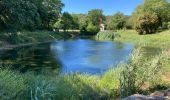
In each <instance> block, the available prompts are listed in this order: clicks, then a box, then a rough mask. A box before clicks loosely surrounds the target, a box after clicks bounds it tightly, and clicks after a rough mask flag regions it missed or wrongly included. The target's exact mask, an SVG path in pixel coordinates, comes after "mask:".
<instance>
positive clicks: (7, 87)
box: [0, 69, 26, 100]
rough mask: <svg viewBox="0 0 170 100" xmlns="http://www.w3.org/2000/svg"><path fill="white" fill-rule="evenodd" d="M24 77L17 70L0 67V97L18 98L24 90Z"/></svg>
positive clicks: (5, 98) (4, 98) (6, 98)
mask: <svg viewBox="0 0 170 100" xmlns="http://www.w3.org/2000/svg"><path fill="white" fill-rule="evenodd" d="M25 87H26V86H25V84H24V78H23V77H22V75H20V74H19V73H17V72H13V71H9V70H8V69H0V99H2V100H8V99H16V98H18V99H19V97H18V96H19V95H22V93H23V92H24V91H25V89H26V88H25Z"/></svg>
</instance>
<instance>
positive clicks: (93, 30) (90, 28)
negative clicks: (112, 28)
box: [87, 23, 99, 33]
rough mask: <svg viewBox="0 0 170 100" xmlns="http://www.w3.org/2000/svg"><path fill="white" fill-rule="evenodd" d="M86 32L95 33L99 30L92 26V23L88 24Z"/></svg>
mask: <svg viewBox="0 0 170 100" xmlns="http://www.w3.org/2000/svg"><path fill="white" fill-rule="evenodd" d="M87 31H88V32H90V33H97V32H99V28H98V27H97V26H95V25H93V24H92V23H89V24H88V26H87Z"/></svg>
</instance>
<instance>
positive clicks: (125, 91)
mask: <svg viewBox="0 0 170 100" xmlns="http://www.w3.org/2000/svg"><path fill="white" fill-rule="evenodd" d="M168 57H169V55H167V52H164V53H162V54H160V55H157V56H155V57H154V58H152V59H143V57H142V53H141V50H140V49H136V50H135V51H134V53H133V54H132V55H131V58H130V59H129V62H128V64H121V63H120V64H119V65H118V66H117V67H116V68H115V69H110V70H109V71H108V72H106V73H105V74H104V75H102V76H95V75H83V74H70V75H62V76H57V77H48V76H44V75H34V74H33V73H27V74H21V73H17V72H14V71H11V70H9V69H0V77H2V78H1V79H0V87H1V90H0V91H1V94H0V99H6V98H7V99H16V100H20V99H21V98H22V99H23V100H30V99H31V100H44V99H45V100H46V99H50V100H51V99H52V100H53V99H59V100H68V99H69V100H107V99H111V98H119V97H125V96H127V95H131V94H133V93H142V94H147V93H150V91H154V90H156V89H157V88H155V87H156V86H158V85H160V84H161V85H162V84H163V85H165V84H164V83H165V82H163V80H161V76H162V75H163V72H164V68H165V66H164V65H165V64H166V63H165V62H168V61H169V58H168ZM143 62H145V63H143ZM165 69H166V68H165ZM161 82H162V83H161ZM146 83H147V84H148V85H149V87H148V88H147V89H143V88H142V87H143V85H145V84H146ZM168 86H170V85H169V84H166V87H168ZM154 88H155V89H154Z"/></svg>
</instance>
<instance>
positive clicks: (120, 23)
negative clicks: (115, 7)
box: [108, 12, 126, 30]
mask: <svg viewBox="0 0 170 100" xmlns="http://www.w3.org/2000/svg"><path fill="white" fill-rule="evenodd" d="M125 18H126V16H125V15H124V14H123V13H120V12H117V13H116V14H114V16H112V17H111V19H110V21H109V22H108V28H109V29H111V30H117V29H123V28H125V27H126V19H125Z"/></svg>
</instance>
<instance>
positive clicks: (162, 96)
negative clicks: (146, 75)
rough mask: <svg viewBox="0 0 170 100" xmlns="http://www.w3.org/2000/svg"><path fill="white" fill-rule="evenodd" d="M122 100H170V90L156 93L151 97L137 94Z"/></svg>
mask: <svg viewBox="0 0 170 100" xmlns="http://www.w3.org/2000/svg"><path fill="white" fill-rule="evenodd" d="M121 100H170V89H167V90H162V91H156V92H154V93H152V94H151V95H149V96H144V95H140V94H135V95H132V96H129V97H126V98H123V99H121Z"/></svg>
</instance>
